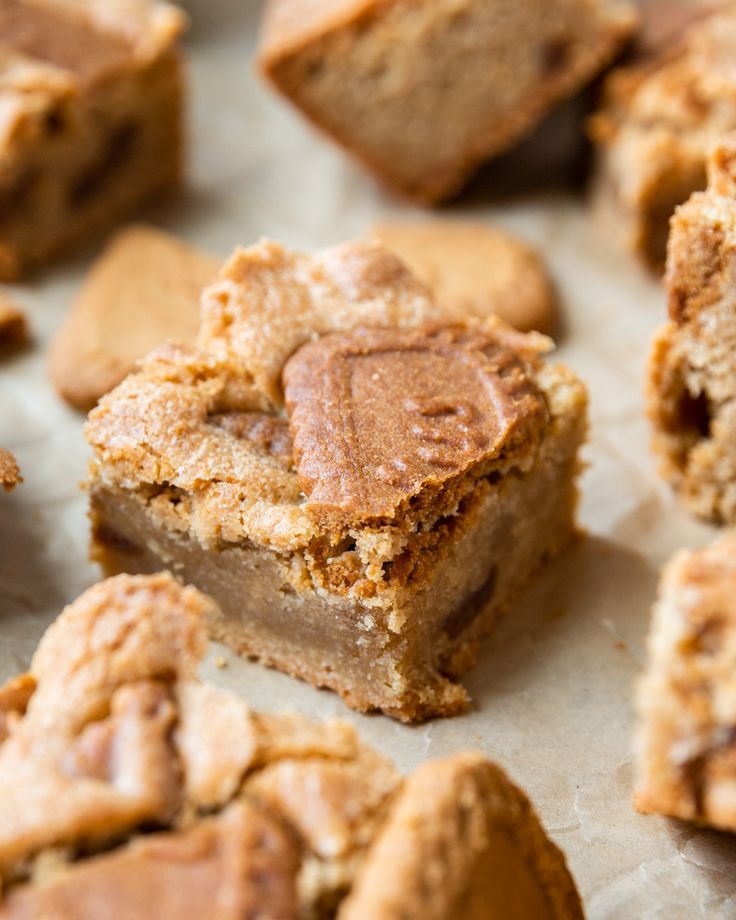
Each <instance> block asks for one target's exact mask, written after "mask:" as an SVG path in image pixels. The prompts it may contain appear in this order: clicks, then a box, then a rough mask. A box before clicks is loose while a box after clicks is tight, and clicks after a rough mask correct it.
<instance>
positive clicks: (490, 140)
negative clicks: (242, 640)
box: [259, 0, 636, 203]
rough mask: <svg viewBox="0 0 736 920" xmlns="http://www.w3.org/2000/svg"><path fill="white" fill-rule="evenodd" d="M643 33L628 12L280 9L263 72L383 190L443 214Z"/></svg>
mask: <svg viewBox="0 0 736 920" xmlns="http://www.w3.org/2000/svg"><path fill="white" fill-rule="evenodd" d="M635 22H636V16H635V13H634V7H633V6H632V5H630V4H628V3H625V2H616V0H435V2H432V3H416V2H414V0H270V2H269V4H268V6H267V8H266V14H265V20H264V25H263V35H262V40H261V48H260V53H259V65H260V68H261V71H262V72H263V73H264V74H265V75H266V76H267V77H268V79H269V80H270V81H271V83H272V84H273V85H274V86H275V87H276V88H277V89H278V90H279V91H280V92H281V93H283V94H284V95H285V96H286V97H287V98H289V99H290V100H291V101H292V102H293V103H294V104H295V105H296V106H298V107H299V108H300V109H301V110H302V111H303V112H304V114H305V115H306V116H307V117H308V118H310V119H311V120H312V121H313V122H314V123H315V124H316V125H317V126H318V127H319V128H321V129H322V130H323V131H325V132H326V133H327V134H328V135H330V136H331V137H333V138H334V139H335V140H336V141H338V142H339V143H340V144H342V145H343V146H344V147H346V148H347V150H348V151H350V152H351V153H352V154H354V155H355V157H356V158H357V159H358V160H360V161H362V162H363V163H364V164H365V165H366V166H367V167H368V168H369V169H371V170H372V171H373V172H374V173H375V174H376V175H377V176H378V177H379V178H380V179H382V180H383V181H385V182H386V183H388V184H389V185H391V186H393V187H394V188H396V189H398V190H399V191H401V192H402V193H404V194H405V195H408V196H410V197H412V198H414V199H416V200H418V201H420V202H424V203H432V202H437V201H439V200H441V199H443V198H447V197H449V196H450V195H453V194H454V193H456V192H458V191H459V190H460V188H461V187H462V185H464V183H465V182H466V181H467V179H468V178H469V177H470V175H471V174H472V173H473V171H474V170H475V169H476V167H477V166H479V165H480V164H481V163H482V162H483V161H484V160H486V159H488V158H489V157H491V156H493V155H495V154H498V153H501V152H502V151H504V150H506V149H507V148H508V147H510V146H511V145H512V144H513V143H514V142H516V141H517V140H519V139H520V138H521V136H522V135H523V134H524V133H526V132H527V131H529V130H530V129H531V128H532V127H533V126H534V125H535V124H536V123H537V122H538V121H540V120H541V118H542V117H543V116H544V115H545V114H546V113H547V112H548V111H549V109H550V108H551V107H552V106H553V105H554V104H555V103H556V102H558V101H560V100H561V99H562V98H564V97H566V96H569V95H572V93H574V92H575V91H576V90H578V89H579V88H580V87H581V86H583V84H584V83H585V82H586V81H588V80H590V79H591V78H592V77H593V76H595V74H596V73H597V72H598V71H600V70H601V69H602V68H603V67H604V66H605V65H606V64H607V63H609V62H610V61H611V60H612V58H613V57H614V55H615V54H616V52H617V51H618V49H619V48H620V47H621V46H622V44H623V42H624V41H625V40H626V38H627V37H628V36H629V34H630V33H631V31H632V29H633V28H634V25H635Z"/></svg>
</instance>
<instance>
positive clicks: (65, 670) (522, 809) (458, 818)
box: [0, 575, 579, 920]
mask: <svg viewBox="0 0 736 920" xmlns="http://www.w3.org/2000/svg"><path fill="white" fill-rule="evenodd" d="M209 606H210V602H209V601H208V599H207V598H205V597H204V596H203V595H202V594H200V593H199V592H198V591H196V590H195V589H193V588H183V587H181V586H180V585H179V584H178V583H177V582H175V581H174V580H173V579H172V578H171V577H170V576H168V575H152V576H147V577H143V576H139V577H130V576H121V577H118V578H115V579H110V580H108V581H106V582H103V583H100V584H98V585H96V586H95V587H93V588H91V589H90V590H89V591H87V592H86V593H85V594H84V595H82V597H80V598H79V599H78V600H77V601H76V602H75V603H74V604H72V605H70V606H69V607H68V608H67V609H66V610H65V611H64V612H63V613H62V614H61V615H60V617H59V618H58V620H57V621H56V622H55V623H54V624H53V626H52V627H50V629H49V630H48V632H47V633H46V635H45V637H44V638H43V639H42V641H41V644H40V646H39V649H38V651H37V653H36V655H35V656H34V659H33V663H32V668H31V674H30V675H21V676H20V677H19V678H17V679H15V680H14V681H12V682H10V683H9V684H6V685H5V687H2V688H0V717H2V718H3V719H5V723H4V724H3V723H2V722H0V727H3V731H4V734H0V792H1V793H2V795H0V880H2V882H3V887H2V891H1V892H0V917H2V918H3V920H26V918H29V920H30V918H32V917H39V916H44V917H45V916H49V917H51V916H53V917H54V918H57V920H93V918H94V920H96V918H97V917H99V916H100V915H101V914H103V913H105V914H109V915H110V916H114V917H115V918H116V920H134V918H135V920H137V918H139V917H141V916H143V915H145V914H146V913H147V912H148V911H149V909H150V905H151V904H155V905H156V916H157V917H159V918H161V920H181V918H192V920H194V918H200V917H202V916H203V915H204V914H207V915H211V916H212V917H213V920H237V918H242V917H244V916H246V915H247V916H251V915H252V916H256V915H258V916H264V917H265V916H268V917H273V918H279V920H297V917H306V916H309V917H313V916H314V917H316V916H327V915H329V916H334V915H335V911H336V910H337V916H340V917H354V916H355V917H357V916H361V917H363V916H365V917H369V916H370V917H373V916H381V917H386V918H389V917H391V916H394V915H395V912H396V909H398V907H397V905H398V906H400V907H402V908H403V910H404V912H408V915H410V916H426V917H428V918H430V917H431V918H437V920H451V918H454V917H456V916H459V915H463V916H467V917H468V920H470V918H472V917H475V916H476V913H474V911H475V909H476V907H477V903H478V898H480V897H481V896H482V895H484V894H487V893H488V892H491V893H494V892H497V891H500V890H501V889H502V888H503V886H504V885H506V884H507V882H508V880H509V877H510V876H509V866H511V867H512V869H513V870H514V872H515V873H516V875H518V877H519V880H520V882H523V884H524V885H526V886H527V887H528V885H529V884H531V885H532V887H533V890H532V891H524V892H520V893H519V894H518V895H517V897H516V898H515V899H514V903H518V904H521V905H527V906H528V905H534V906H539V905H541V906H543V907H544V911H543V912H541V913H536V914H535V916H539V917H540V918H541V917H550V918H559V920H562V918H568V917H569V918H577V917H579V913H577V912H576V910H575V907H576V905H577V903H578V902H577V897H576V895H575V892H574V885H573V883H572V880H571V879H570V877H569V874H568V873H567V870H566V868H565V866H564V860H563V859H562V857H561V855H560V853H559V851H557V849H556V848H555V847H554V845H553V844H551V843H550V842H549V841H548V840H547V839H546V837H545V836H544V833H543V831H542V829H541V827H540V825H539V823H538V820H537V818H536V817H535V815H534V813H533V811H532V810H531V806H530V805H529V802H528V801H527V799H526V798H525V797H524V795H523V794H522V793H521V792H519V790H517V789H516V788H515V787H514V786H513V785H512V784H511V783H510V782H509V781H508V780H507V779H506V778H505V776H504V775H503V773H502V772H501V771H500V770H499V769H498V768H497V767H494V766H493V765H491V764H489V763H488V762H487V761H486V760H485V759H484V758H483V757H482V756H481V755H476V754H465V755H458V756H456V757H453V758H448V759H447V760H445V761H441V762H439V763H437V764H434V765H429V766H425V767H424V768H422V769H421V770H420V771H418V773H417V774H415V775H414V776H413V777H411V778H410V779H409V780H408V781H407V783H406V785H405V787H404V789H403V791H402V792H401V793H400V795H399V798H398V801H397V804H396V807H395V809H393V810H392V811H391V813H390V814H389V812H388V808H389V805H390V803H391V801H392V799H393V798H394V796H395V794H396V792H397V790H398V789H399V788H400V786H399V778H398V777H397V775H396V773H395V771H394V769H393V767H392V766H391V764H390V763H389V762H388V761H387V760H386V759H385V758H384V757H382V756H381V755H379V754H378V753H376V752H375V751H373V750H371V749H370V748H368V747H366V746H364V745H362V744H361V743H360V742H359V740H358V739H357V737H356V735H355V732H354V731H353V729H352V728H351V727H350V726H349V725H347V724H343V723H337V722H328V723H322V724H315V723H311V722H309V721H307V720H305V719H303V718H301V717H299V716H274V715H267V714H256V713H253V712H251V711H250V710H249V709H248V707H247V706H246V705H245V704H244V703H243V702H242V701H241V700H240V699H238V698H237V697H236V696H234V695H232V694H229V693H227V692H225V691H222V690H218V689H216V688H214V687H211V686H206V685H203V684H201V683H199V682H198V681H197V680H196V676H195V673H194V672H195V670H196V667H197V665H198V663H199V661H200V659H201V657H202V654H203V651H204V633H203V623H202V614H203V613H204V612H205V611H206V610H207V608H208V607H209ZM65 652H66V658H65V657H64V653H65ZM152 827H155V828H156V829H157V830H158V832H157V833H155V834H150V833H146V830H147V829H150V828H152ZM499 845H501V846H502V847H504V854H503V859H500V858H499V852H498V851H499ZM392 853H393V854H394V858H393V860H392V861H393V864H391V863H389V862H387V855H388V856H389V857H390V856H391V854H392ZM397 857H398V858H397ZM440 859H441V861H442V863H443V865H442V867H440V863H439V862H438V860H440ZM363 863H366V870H365V874H364V876H363V877H362V878H361V881H360V882H359V883H358V886H357V889H356V892H355V895H354V897H353V898H350V899H349V900H348V902H347V906H346V907H345V906H341V902H342V901H343V900H344V898H345V895H346V894H347V893H348V892H349V891H350V889H351V887H352V885H353V882H354V880H355V876H356V873H357V872H358V871H359V870H360V867H361V865H362V864H363ZM445 865H446V867H447V878H446V882H447V883H446V884H445V885H440V886H439V887H438V884H437V883H438V876H437V871H438V869H440V868H442V871H444V869H445ZM376 872H378V873H379V877H378V883H377V884H375V885H374V884H372V883H371V878H375V876H376ZM525 873H526V874H525ZM529 873H530V874H529ZM516 875H515V876H514V877H516ZM489 878H491V881H489ZM399 884H402V885H404V893H403V895H401V894H400V893H399ZM430 895H431V897H430ZM428 897H429V898H430V900H429V902H428ZM376 898H378V899H379V901H382V902H383V903H384V904H385V905H386V910H385V911H384V910H379V911H378V912H377V913H376V912H373V913H371V912H370V911H368V912H367V913H366V910H367V909H368V907H367V905H368V904H373V903H376V901H375V899H376ZM397 898H398V899H399V900H397ZM428 903H431V907H432V909H431V911H430V912H427V911H426V910H425V908H426V907H427V905H428ZM464 905H467V906H468V908H469V912H465V913H462V911H461V913H460V914H459V913H458V909H460V908H461V907H463V906H464ZM563 906H564V907H565V909H564V910H563V909H562V908H563ZM545 911H546V912H545ZM401 915H402V916H403V915H406V913H402V914H401ZM396 916H398V914H396ZM478 916H480V915H478ZM483 916H484V917H487V916H489V915H488V914H487V913H485V914H483ZM494 916H495V915H494ZM504 916H505V918H510V917H512V916H516V914H514V913H513V912H511V913H507V914H506V915H504ZM520 916H530V914H528V913H527V914H525V915H524V914H520Z"/></svg>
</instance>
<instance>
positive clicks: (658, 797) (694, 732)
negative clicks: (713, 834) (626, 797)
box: [636, 533, 736, 831]
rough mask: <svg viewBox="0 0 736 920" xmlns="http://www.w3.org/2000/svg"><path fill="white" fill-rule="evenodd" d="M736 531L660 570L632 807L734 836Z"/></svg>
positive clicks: (640, 703) (640, 698) (641, 694)
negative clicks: (718, 829) (721, 829)
mask: <svg viewBox="0 0 736 920" xmlns="http://www.w3.org/2000/svg"><path fill="white" fill-rule="evenodd" d="M735 597H736V535H734V534H733V533H730V534H727V535H726V536H725V537H722V538H721V539H720V540H718V541H717V542H716V543H714V544H712V545H711V546H709V547H707V548H706V549H703V550H699V551H697V552H692V553H691V552H687V551H682V552H680V553H678V554H677V555H676V556H675V557H674V558H673V559H672V560H671V561H670V562H669V564H668V565H667V567H666V568H665V570H664V573H663V576H662V581H661V583H660V589H659V597H658V599H657V603H656V605H655V607H654V611H653V616H652V624H651V629H650V634H649V639H648V643H647V644H648V652H649V656H648V665H647V671H646V673H645V675H644V677H643V678H642V680H641V682H640V685H639V688H638V695H637V697H638V711H639V719H640V723H639V729H638V733H637V739H636V741H637V774H638V781H637V790H636V805H637V807H638V808H639V809H640V810H641V811H646V812H659V813H662V814H667V815H672V816H675V817H679V818H684V819H687V820H692V821H697V822H700V823H705V824H710V825H713V826H715V827H720V828H723V829H727V830H732V831H733V830H736V787H735V786H734V779H735V778H736V739H735V735H734V726H735V725H736V678H735V677H734V675H735V674H736V667H735V665H736V603H735V602H734V598H735Z"/></svg>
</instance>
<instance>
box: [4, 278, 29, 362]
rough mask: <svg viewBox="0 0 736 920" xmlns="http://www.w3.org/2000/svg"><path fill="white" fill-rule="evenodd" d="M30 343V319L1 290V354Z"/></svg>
mask: <svg viewBox="0 0 736 920" xmlns="http://www.w3.org/2000/svg"><path fill="white" fill-rule="evenodd" d="M26 344H28V320H27V319H26V315H25V313H24V312H23V310H21V308H20V307H19V306H17V304H15V303H14V302H13V301H12V300H11V299H10V298H9V297H8V296H7V295H6V294H4V293H3V292H2V291H0V356H2V355H5V354H7V353H8V352H10V351H16V350H17V349H19V348H22V347H23V346H24V345H26Z"/></svg>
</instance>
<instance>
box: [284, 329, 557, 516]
mask: <svg viewBox="0 0 736 920" xmlns="http://www.w3.org/2000/svg"><path fill="white" fill-rule="evenodd" d="M503 339H504V335H503V333H501V332H499V331H498V330H495V331H494V330H491V329H487V330H483V329H480V328H479V329H474V328H466V327H463V326H445V327H438V328H433V327H420V328H419V329H409V330H384V329H380V330H376V329H367V328H364V327H359V328H358V329H356V330H354V331H353V332H351V333H337V334H333V335H327V336H323V337H322V338H321V339H319V340H317V341H316V342H313V343H310V344H309V345H305V346H304V347H303V348H301V349H300V350H299V351H298V352H297V353H296V354H295V355H294V357H292V358H291V359H290V360H289V361H288V362H287V364H286V366H285V368H284V388H285V394H286V405H287V409H288V412H289V416H290V425H291V430H292V433H293V437H294V451H295V459H296V467H297V472H298V474H299V478H300V482H301V484H302V488H303V489H304V491H305V493H306V494H307V496H308V501H307V503H306V505H305V507H306V509H307V511H308V512H309V513H310V514H312V515H314V514H318V515H319V516H320V517H321V518H324V519H325V520H332V522H333V523H334V524H339V523H340V522H342V523H344V524H348V525H349V524H351V523H355V522H356V521H365V520H371V519H373V520H375V519H384V520H395V519H396V518H397V517H398V516H399V515H400V514H401V513H406V511H407V508H406V506H407V504H408V503H409V501H410V500H411V499H412V498H414V497H415V496H418V495H426V494H427V493H431V495H432V496H435V495H437V494H438V493H439V492H441V491H442V490H443V489H447V488H448V487H449V484H450V483H451V482H452V481H453V480H455V479H457V478H458V477H459V476H462V475H463V474H464V473H466V472H467V471H468V470H469V469H471V468H472V467H475V466H478V465H480V464H482V463H483V462H484V461H486V462H488V461H497V460H498V458H499V456H500V455H501V454H502V452H503V453H504V456H505V457H506V459H507V460H510V459H511V456H512V455H513V453H514V451H515V450H516V451H518V450H519V449H521V451H522V452H527V451H528V450H529V449H530V448H531V447H533V446H534V445H536V443H537V442H538V439H539V436H540V434H541V430H542V428H543V426H544V423H545V422H546V421H547V405H546V402H545V400H544V398H543V396H542V395H541V393H540V392H539V390H538V389H537V387H536V386H535V384H534V383H533V381H532V380H531V378H530V377H529V376H528V375H527V374H526V373H525V371H524V365H523V361H522V359H521V358H520V357H519V356H518V355H517V354H516V353H515V352H514V351H512V350H511V348H510V347H509V345H508V344H505V343H504V341H503ZM446 497H447V496H445V498H446Z"/></svg>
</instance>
